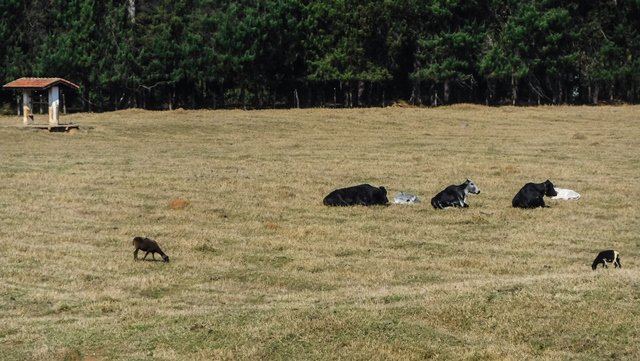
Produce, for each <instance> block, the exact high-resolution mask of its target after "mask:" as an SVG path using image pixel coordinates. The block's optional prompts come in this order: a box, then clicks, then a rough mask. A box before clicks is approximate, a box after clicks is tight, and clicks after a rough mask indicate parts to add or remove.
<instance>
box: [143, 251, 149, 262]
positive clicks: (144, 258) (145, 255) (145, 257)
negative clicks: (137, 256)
mask: <svg viewBox="0 0 640 361" xmlns="http://www.w3.org/2000/svg"><path fill="white" fill-rule="evenodd" d="M147 255H149V252H148V251H147V253H145V254H144V257H142V260H143V261H144V260H146V259H147Z"/></svg>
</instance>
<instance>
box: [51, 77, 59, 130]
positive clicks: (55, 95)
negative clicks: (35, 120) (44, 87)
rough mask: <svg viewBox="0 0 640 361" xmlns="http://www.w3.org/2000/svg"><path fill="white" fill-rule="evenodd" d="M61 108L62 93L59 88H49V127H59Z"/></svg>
mask: <svg viewBox="0 0 640 361" xmlns="http://www.w3.org/2000/svg"><path fill="white" fill-rule="evenodd" d="M59 108H60V91H59V89H58V87H57V86H52V87H51V88H49V125H58V109H59Z"/></svg>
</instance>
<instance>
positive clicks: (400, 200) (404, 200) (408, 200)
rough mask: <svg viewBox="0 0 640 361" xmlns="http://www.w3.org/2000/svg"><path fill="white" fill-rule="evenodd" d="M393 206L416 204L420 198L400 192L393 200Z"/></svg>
mask: <svg viewBox="0 0 640 361" xmlns="http://www.w3.org/2000/svg"><path fill="white" fill-rule="evenodd" d="M393 203H395V204H416V203H420V198H418V196H416V195H414V194H409V193H404V192H400V193H398V194H396V196H395V197H394V198H393Z"/></svg>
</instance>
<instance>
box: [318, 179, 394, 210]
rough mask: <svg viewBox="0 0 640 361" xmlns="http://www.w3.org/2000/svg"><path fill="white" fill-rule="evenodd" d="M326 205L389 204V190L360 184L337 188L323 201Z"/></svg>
mask: <svg viewBox="0 0 640 361" xmlns="http://www.w3.org/2000/svg"><path fill="white" fill-rule="evenodd" d="M322 203H324V205H326V206H356V205H360V206H373V205H387V204H388V203H389V200H388V199H387V190H386V189H385V188H384V187H373V186H371V185H369V184H360V185H357V186H353V187H347V188H340V189H336V190H334V191H333V192H331V193H329V194H328V195H327V196H326V197H324V200H323V201H322Z"/></svg>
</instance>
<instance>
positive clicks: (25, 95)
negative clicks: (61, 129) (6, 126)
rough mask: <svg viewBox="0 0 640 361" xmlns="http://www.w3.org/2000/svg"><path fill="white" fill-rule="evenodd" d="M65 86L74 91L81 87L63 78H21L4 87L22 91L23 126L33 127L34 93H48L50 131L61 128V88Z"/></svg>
mask: <svg viewBox="0 0 640 361" xmlns="http://www.w3.org/2000/svg"><path fill="white" fill-rule="evenodd" d="M61 85H64V86H67V87H69V88H72V89H76V90H77V89H80V87H79V86H78V85H76V84H74V83H72V82H70V81H68V80H65V79H62V78H20V79H16V80H14V81H12V82H9V83H7V84H5V85H3V86H2V87H3V88H5V89H14V90H20V91H22V109H23V113H22V114H23V124H24V125H33V124H34V123H33V107H32V105H33V100H32V98H33V97H32V93H33V92H34V91H45V90H46V91H47V92H48V95H49V96H48V104H49V124H48V126H49V129H51V127H58V126H60V123H59V108H60V86H61Z"/></svg>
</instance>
